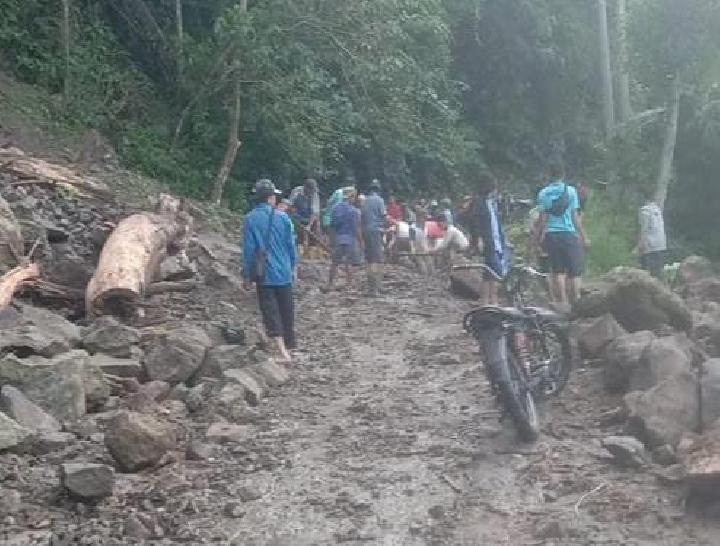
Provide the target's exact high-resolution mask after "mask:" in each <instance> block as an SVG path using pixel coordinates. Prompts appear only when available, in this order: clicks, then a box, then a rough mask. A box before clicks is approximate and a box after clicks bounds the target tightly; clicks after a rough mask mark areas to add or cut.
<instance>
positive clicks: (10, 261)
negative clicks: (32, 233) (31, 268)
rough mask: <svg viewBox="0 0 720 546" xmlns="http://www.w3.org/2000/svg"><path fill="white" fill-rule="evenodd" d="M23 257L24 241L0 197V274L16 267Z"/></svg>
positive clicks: (9, 210) (15, 222)
mask: <svg viewBox="0 0 720 546" xmlns="http://www.w3.org/2000/svg"><path fill="white" fill-rule="evenodd" d="M24 255H25V241H24V240H23V235H22V231H20V226H19V225H18V223H17V220H16V219H15V215H14V214H13V211H12V209H11V208H10V205H8V204H7V202H6V201H5V199H3V198H2V196H0V273H2V272H3V271H5V270H7V269H10V268H11V267H13V266H16V265H18V264H19V263H20V260H21V259H22V257H23V256H24Z"/></svg>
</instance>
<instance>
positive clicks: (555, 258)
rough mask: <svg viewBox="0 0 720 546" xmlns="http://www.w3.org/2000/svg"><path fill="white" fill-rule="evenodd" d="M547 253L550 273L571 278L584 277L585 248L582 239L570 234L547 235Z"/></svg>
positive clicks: (556, 233)
mask: <svg viewBox="0 0 720 546" xmlns="http://www.w3.org/2000/svg"><path fill="white" fill-rule="evenodd" d="M545 252H547V254H548V258H549V260H550V271H552V272H553V273H555V274H560V275H567V276H568V277H570V278H573V279H574V278H577V277H582V275H583V273H584V272H585V247H583V244H582V242H581V241H580V237H578V236H577V235H576V234H574V233H569V232H550V233H547V234H546V235H545Z"/></svg>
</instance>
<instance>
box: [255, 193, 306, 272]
mask: <svg viewBox="0 0 720 546" xmlns="http://www.w3.org/2000/svg"><path fill="white" fill-rule="evenodd" d="M271 212H272V213H273V214H274V218H273V221H272V228H271V230H270V234H269V236H268V237H267V239H268V245H267V248H266V249H265V251H266V253H267V272H266V275H265V282H263V286H287V285H288V284H292V283H293V271H294V269H295V264H296V262H297V253H296V249H295V237H294V236H293V227H292V222H291V221H290V218H289V217H288V215H287V214H285V213H284V212H282V211H280V210H277V209H273V208H271V207H270V204H269V203H260V204H259V205H257V206H256V207H255V208H254V209H253V210H252V211H251V212H250V214H248V215H247V216H246V217H245V223H244V225H243V253H242V254H243V278H245V279H246V280H249V279H250V272H251V271H252V269H253V266H254V265H255V253H256V251H257V250H258V248H262V247H263V246H265V238H266V234H267V230H268V224H269V222H270V213H271Z"/></svg>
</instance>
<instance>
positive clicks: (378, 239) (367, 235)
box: [362, 180, 387, 296]
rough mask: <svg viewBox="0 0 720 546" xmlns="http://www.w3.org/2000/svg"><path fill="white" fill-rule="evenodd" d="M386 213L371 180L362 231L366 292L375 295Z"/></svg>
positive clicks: (382, 250)
mask: <svg viewBox="0 0 720 546" xmlns="http://www.w3.org/2000/svg"><path fill="white" fill-rule="evenodd" d="M386 223H387V212H386V210H385V201H384V200H383V198H382V197H380V182H379V181H377V180H373V181H372V183H371V184H370V195H368V196H367V198H366V199H365V202H364V203H363V205H362V230H363V241H364V243H365V262H366V263H367V276H368V291H369V293H370V295H371V296H372V295H376V294H377V293H378V292H379V291H380V284H381V282H382V264H383V263H384V262H385V241H384V240H383V236H384V234H385V224H386Z"/></svg>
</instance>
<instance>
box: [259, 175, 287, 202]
mask: <svg viewBox="0 0 720 546" xmlns="http://www.w3.org/2000/svg"><path fill="white" fill-rule="evenodd" d="M254 193H255V195H257V196H258V197H260V198H263V199H267V198H268V197H270V196H271V195H282V192H281V191H280V190H279V189H277V188H276V187H275V184H273V183H272V181H271V180H270V179H269V178H263V179H261V180H258V181H257V182H256V183H255V190H254Z"/></svg>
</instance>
